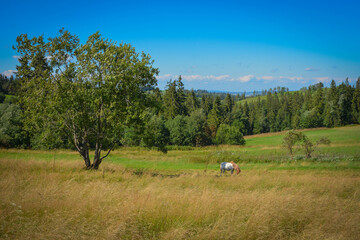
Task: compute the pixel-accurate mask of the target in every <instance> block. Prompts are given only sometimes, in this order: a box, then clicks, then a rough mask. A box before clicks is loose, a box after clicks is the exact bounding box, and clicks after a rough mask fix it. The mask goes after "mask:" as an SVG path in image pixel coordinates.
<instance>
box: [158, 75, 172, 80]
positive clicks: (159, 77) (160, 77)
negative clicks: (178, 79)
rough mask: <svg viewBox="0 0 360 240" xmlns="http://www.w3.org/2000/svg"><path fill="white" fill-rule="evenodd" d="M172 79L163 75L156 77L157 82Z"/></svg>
mask: <svg viewBox="0 0 360 240" xmlns="http://www.w3.org/2000/svg"><path fill="white" fill-rule="evenodd" d="M171 77H172V75H171V74H165V75H161V76H157V77H156V78H157V80H170V78H171Z"/></svg>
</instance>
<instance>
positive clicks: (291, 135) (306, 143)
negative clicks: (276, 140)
mask: <svg viewBox="0 0 360 240" xmlns="http://www.w3.org/2000/svg"><path fill="white" fill-rule="evenodd" d="M298 142H300V143H301V146H302V148H303V150H304V152H305V157H306V158H308V159H309V158H311V154H312V153H313V152H314V151H315V150H316V148H317V147H318V146H319V144H326V145H329V144H330V140H329V139H328V138H327V137H321V138H320V139H319V140H317V141H316V142H314V141H312V140H310V139H309V138H308V137H307V136H306V135H305V134H303V133H302V132H296V131H293V130H290V131H288V132H287V133H286V134H285V136H284V138H283V147H285V148H286V149H287V150H288V151H289V154H290V156H291V159H293V148H294V146H295V145H296V144H297V143H298Z"/></svg>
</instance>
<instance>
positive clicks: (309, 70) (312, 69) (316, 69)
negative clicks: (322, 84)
mask: <svg viewBox="0 0 360 240" xmlns="http://www.w3.org/2000/svg"><path fill="white" fill-rule="evenodd" d="M305 71H308V72H315V71H320V69H319V68H313V67H308V68H305Z"/></svg>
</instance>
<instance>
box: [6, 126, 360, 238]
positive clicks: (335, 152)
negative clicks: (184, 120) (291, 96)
mask: <svg viewBox="0 0 360 240" xmlns="http://www.w3.org/2000/svg"><path fill="white" fill-rule="evenodd" d="M281 134H283V133H281ZM281 134H273V135H272V134H266V135H258V136H253V137H251V138H248V139H247V145H246V146H217V147H216V146H212V147H203V148H189V147H184V148H182V147H178V148H173V149H172V150H170V151H169V152H168V153H167V154H162V153H160V152H157V151H155V150H147V149H143V148H120V149H118V150H116V151H114V153H112V154H111V155H110V156H109V158H107V159H106V160H105V161H104V162H103V163H102V164H101V165H100V169H99V170H98V171H87V170H84V169H83V166H84V163H83V161H82V160H81V158H80V156H79V155H78V154H77V153H76V152H73V151H69V150H56V151H36V150H17V149H9V150H0V188H1V194H0V239H84V238H86V239H359V238H360V225H359V222H360V210H359V209H360V152H359V143H360V126H348V127H341V128H334V129H316V130H309V131H306V132H305V134H307V135H308V136H309V137H310V138H312V139H317V138H319V137H320V136H326V135H327V136H328V137H329V138H330V139H331V141H332V142H333V144H332V145H331V146H321V147H320V148H319V151H317V152H316V154H314V158H313V159H311V160H305V159H303V158H301V155H302V153H301V151H300V149H297V151H296V153H295V154H296V156H295V157H299V160H296V161H295V160H294V161H292V160H290V159H289V157H288V155H287V154H286V152H285V150H284V149H282V148H281V147H280V145H279V144H281V139H282V135H281ZM230 160H234V161H236V162H238V163H239V165H240V168H241V169H242V172H241V174H240V175H238V176H229V173H227V174H226V176H224V177H219V170H218V168H219V164H218V163H219V162H221V161H230Z"/></svg>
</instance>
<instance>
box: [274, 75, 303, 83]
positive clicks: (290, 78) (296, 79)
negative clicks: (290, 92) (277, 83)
mask: <svg viewBox="0 0 360 240" xmlns="http://www.w3.org/2000/svg"><path fill="white" fill-rule="evenodd" d="M279 79H287V80H291V81H293V82H296V81H301V80H304V78H303V77H296V76H293V77H287V76H280V77H279Z"/></svg>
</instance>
